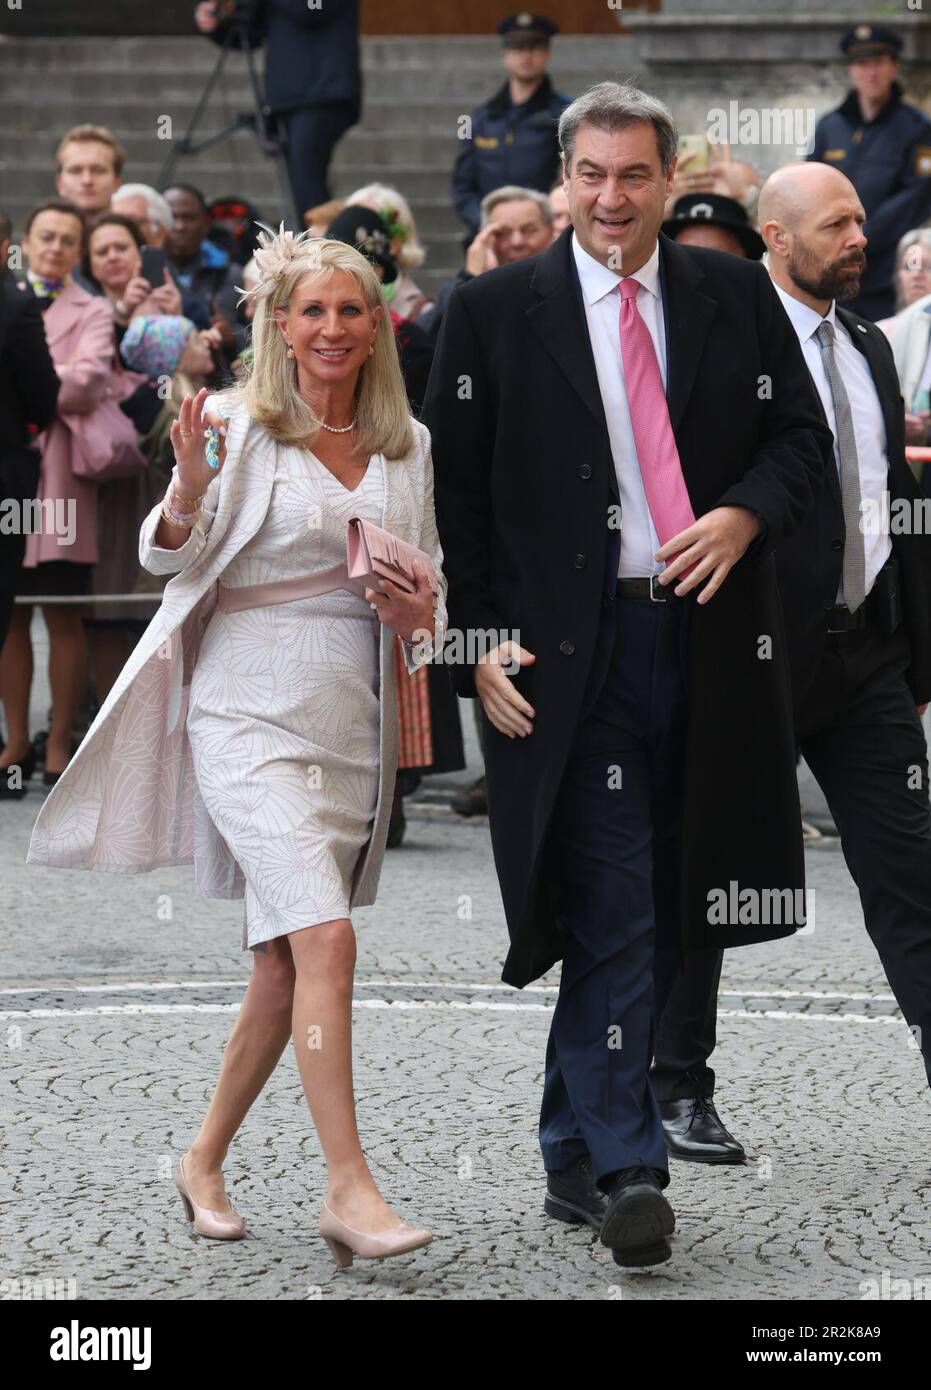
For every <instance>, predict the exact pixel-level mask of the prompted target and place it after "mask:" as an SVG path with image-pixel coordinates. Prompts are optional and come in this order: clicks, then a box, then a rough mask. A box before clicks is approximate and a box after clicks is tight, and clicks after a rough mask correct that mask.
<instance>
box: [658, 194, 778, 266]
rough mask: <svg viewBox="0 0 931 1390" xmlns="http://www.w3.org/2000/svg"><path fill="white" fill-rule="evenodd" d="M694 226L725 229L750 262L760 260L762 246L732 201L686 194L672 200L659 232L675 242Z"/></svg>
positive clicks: (707, 195) (718, 196) (743, 210)
mask: <svg viewBox="0 0 931 1390" xmlns="http://www.w3.org/2000/svg"><path fill="white" fill-rule="evenodd" d="M696 224H698V225H699V226H701V225H704V226H706V227H726V228H727V230H728V231H729V232H733V233H734V236H735V237H736V238H737V240H738V241H739V242H740V244H741V246H742V247H743V249H744V250H745V251H746V253H747V255H748V257H749V258H750V260H751V261H758V260H761V259H762V256H763V252H764V251H765V250H766V242H765V241H764V240H763V238H762V237H761V236H760V234H759V232H757V231H754V229H753V227H751V225H750V219H749V217H748V216H747V212H746V209H745V208H744V206H743V205H742V204H741V203H738V202H737V200H736V198H725V197H724V195H723V194H721V193H686V194H685V196H684V197H682V198H677V199H676V201H675V203H674V204H673V209H672V217H670V219H669V221H668V222H664V223H663V231H664V232H665V233H666V235H667V236H668V237H672V239H673V241H675V239H676V237H677V236H678V235H679V233H680V232H681V231H682V229H683V227H694V226H695V225H696Z"/></svg>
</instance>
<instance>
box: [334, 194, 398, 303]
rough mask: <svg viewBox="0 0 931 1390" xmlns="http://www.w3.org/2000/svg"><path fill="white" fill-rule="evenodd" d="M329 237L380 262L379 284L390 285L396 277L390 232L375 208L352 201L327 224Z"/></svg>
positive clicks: (376, 262) (369, 258)
mask: <svg viewBox="0 0 931 1390" xmlns="http://www.w3.org/2000/svg"><path fill="white" fill-rule="evenodd" d="M327 238H328V239H329V240H330V241H344V242H345V243H346V245H347V246H354V247H355V248H356V250H357V251H361V252H362V255H363V256H365V257H366V259H367V260H370V261H372V262H373V263H374V264H375V265H380V266H381V268H382V270H383V271H384V272H385V273H384V276H383V279H382V284H384V285H390V284H391V282H392V280H396V279H397V278H398V264H397V261H396V260H395V259H394V257H393V256H392V254H391V236H390V235H389V232H388V228H387V227H386V226H385V224H384V222H383V221H382V220H381V218H380V217H379V215H378V213H377V212H374V211H373V210H372V209H371V208H366V207H361V206H359V205H358V204H356V203H351V204H350V205H349V207H348V208H343V210H342V212H341V213H340V214H339V215H338V216H337V217H334V219H333V221H332V222H331V223H330V225H329V227H328V228H327Z"/></svg>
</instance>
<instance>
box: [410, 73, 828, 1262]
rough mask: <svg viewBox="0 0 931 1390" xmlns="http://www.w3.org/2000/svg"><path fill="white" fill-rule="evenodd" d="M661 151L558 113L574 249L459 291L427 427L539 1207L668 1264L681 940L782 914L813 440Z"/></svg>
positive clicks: (754, 295)
mask: <svg viewBox="0 0 931 1390" xmlns="http://www.w3.org/2000/svg"><path fill="white" fill-rule="evenodd" d="M676 145H677V133H676V129H675V125H674V123H673V121H672V117H671V116H670V114H669V112H668V110H667V109H666V107H665V106H663V105H662V103H660V102H658V101H656V100H655V99H654V98H652V97H649V96H647V95H646V94H644V93H642V92H639V91H637V90H636V89H631V88H625V87H622V86H620V85H619V84H616V83H610V82H609V83H601V84H599V85H598V86H596V87H594V88H591V89H590V90H589V91H588V92H586V93H585V94H584V95H583V96H582V97H580V98H579V99H578V100H577V101H575V102H573V103H572V105H571V106H570V107H569V108H568V109H567V111H566V112H565V113H564V115H563V117H562V119H561V121H560V147H561V150H562V151H563V159H564V172H565V175H566V190H567V194H568V197H569V200H570V208H571V212H572V223H573V227H574V231H573V228H567V230H566V231H565V232H564V233H563V234H562V236H561V237H560V238H559V239H558V240H557V241H556V242H555V243H554V244H553V245H552V246H551V247H550V248H549V249H548V250H547V251H545V252H544V253H543V254H542V255H540V256H538V257H536V258H533V259H531V260H528V261H523V262H520V263H518V264H515V265H511V266H504V267H501V268H500V269H498V270H494V271H490V272H488V274H486V275H483V276H480V277H478V278H477V279H476V280H474V281H472V282H470V283H469V284H467V285H464V286H462V287H461V288H459V289H457V290H456V291H455V292H454V294H453V296H452V298H451V300H450V304H449V308H448V310H447V314H446V321H445V323H444V325H443V329H442V332H441V335H440V340H439V343H438V350H437V357H436V359H435V362H434V367H433V371H432V373H431V377H430V382H429V385H428V388H427V396H426V401H425V406H424V412H423V419H424V420H425V422H426V424H427V425H428V426H429V428H430V430H431V433H432V436H433V454H434V463H435V477H436V505H437V515H438V522H439V529H440V535H441V539H442V543H443V549H444V552H445V571H446V574H447V577H448V580H449V621H450V625H451V636H452V639H453V642H454V643H456V642H458V656H459V658H460V663H459V664H458V665H456V666H454V667H453V668H452V670H453V679H454V681H455V683H456V688H457V690H458V693H459V694H460V695H463V696H470V695H472V696H474V695H476V694H478V695H479V696H480V697H481V699H482V704H483V707H484V711H485V735H486V745H485V751H486V765H487V774H488V791H489V816H490V825H491V834H492V843H493V848H494V855H495V862H496V867H497V871H498V876H499V881H500V884H501V891H502V897H503V900H504V907H505V912H506V916H507V921H508V929H509V932H510V937H511V948H510V951H509V953H508V957H507V961H506V963H505V966H504V971H503V976H502V978H503V979H504V980H505V981H506V982H507V983H509V984H513V985H517V986H519V987H520V986H523V985H526V984H527V983H529V982H530V981H532V980H535V979H537V978H538V977H539V976H540V975H542V974H543V973H544V972H545V971H546V970H548V969H549V968H550V967H551V966H552V965H553V964H554V962H556V961H557V960H560V959H561V960H562V973H561V981H560V991H559V998H558V1001H557V1004H556V1007H555V1010H554V1015H553V1021H552V1027H551V1030H550V1038H549V1043H548V1048H547V1063H546V1078H545V1083H544V1096H543V1107H542V1112H541V1121H540V1143H541V1148H542V1151H543V1161H544V1166H545V1168H546V1170H547V1188H548V1195H547V1200H546V1206H547V1210H548V1211H549V1212H550V1213H551V1214H552V1215H554V1216H558V1217H560V1218H562V1219H564V1220H568V1221H588V1222H589V1223H590V1224H591V1225H593V1226H595V1227H596V1228H599V1229H600V1230H601V1239H602V1241H603V1242H604V1243H605V1244H606V1245H608V1246H609V1247H610V1248H611V1249H612V1250H613V1252H614V1258H615V1260H616V1261H617V1263H618V1264H621V1265H642V1264H652V1263H657V1262H659V1261H661V1260H664V1259H667V1258H668V1257H669V1253H670V1252H669V1244H668V1240H667V1237H668V1235H669V1233H670V1232H671V1231H672V1229H673V1227H674V1216H673V1212H672V1209H671V1207H670V1206H669V1203H668V1201H667V1199H666V1197H665V1196H664V1195H663V1190H662V1189H663V1188H665V1187H666V1186H667V1185H668V1182H669V1172H668V1162H667V1158H666V1149H665V1142H664V1136H663V1128H662V1123H661V1121H660V1117H659V1112H658V1108H657V1105H656V1101H655V1099H654V1097H653V1093H652V1091H651V1088H650V1083H649V1076H648V1071H649V1063H650V1054H651V1049H652V1017H653V1011H654V1008H655V1009H656V1011H660V1010H661V1008H662V1002H663V998H664V994H665V991H666V990H667V989H668V984H669V981H670V979H671V978H672V976H673V974H674V973H675V971H676V970H677V969H678V967H679V965H680V962H681V956H680V939H684V941H685V944H686V945H687V946H689V947H696V948H711V949H714V948H718V947H722V946H736V945H741V944H750V943H753V942H760V941H767V940H772V939H775V938H777V937H782V936H788V935H791V934H792V933H793V932H794V930H795V929H796V927H797V926H799V925H800V924H802V923H803V922H804V920H805V918H804V903H803V902H800V900H801V898H802V893H803V889H804V860H803V852H802V841H801V827H800V813H799V803H798V791H797V786H796V778H795V754H794V741H793V732H792V724H791V700H790V692H789V681H788V669H787V663H786V651H785V639H784V632H783V623H782V614H781V610H780V605H779V600H778V596H777V590H776V583H775V572H774V565H773V559H772V552H773V548H774V546H776V545H777V544H778V542H779V541H780V540H781V539H782V537H783V536H784V535H786V534H788V533H789V532H791V530H792V529H793V528H794V527H796V526H797V525H798V524H799V522H800V521H801V519H802V518H803V516H804V515H805V514H806V512H807V510H808V509H809V507H810V506H811V503H812V498H813V495H814V493H815V492H816V490H817V489H818V488H819V487H820V486H821V484H822V481H823V476H824V472H825V469H826V466H827V463H828V461H829V458H830V448H831V438H830V433H829V431H828V430H827V429H826V427H825V424H824V421H823V417H822V416H821V413H820V408H819V406H818V402H817V397H816V395H815V393H814V390H813V387H812V384H811V380H810V378H809V376H808V373H807V370H806V368H805V364H804V361H803V359H802V357H801V354H800V351H799V347H798V342H797V340H796V339H795V336H794V334H793V332H792V329H791V325H790V323H789V321H788V319H787V318H786V315H785V313H784V311H783V309H782V307H781V305H780V304H779V301H778V297H777V296H776V294H775V291H774V290H773V287H772V285H771V284H770V282H769V278H768V276H767V275H766V273H765V271H764V270H763V268H762V266H760V265H759V264H757V263H755V262H742V261H740V260H738V259H737V258H735V257H733V256H729V255H727V254H725V253H719V252H714V251H708V250H700V249H698V248H692V247H679V246H676V244H675V243H674V242H671V241H669V240H668V239H667V238H665V237H662V236H660V235H659V228H660V225H661V222H662V218H663V207H664V204H665V201H666V199H667V197H668V194H669V190H670V187H671V182H672V178H673V175H674V173H675V153H676ZM627 281H629V283H626V284H625V282H627ZM631 309H633V311H634V315H636V316H639V317H636V316H632V314H631ZM647 331H649V339H645V337H644V335H645V334H646V333H647ZM660 378H662V379H660ZM664 388H665V389H664ZM648 497H649V501H647V498H648ZM673 502H674V503H675V507H673ZM683 506H684V508H685V509H686V510H687V511H688V514H689V519H688V521H687V523H686V524H685V525H684V526H683V528H682V529H681V530H679V531H677V532H675V534H669V532H670V529H671V528H670V525H669V520H670V517H671V515H672V514H673V513H674V512H675V513H676V514H678V515H681V514H682V510H683ZM660 535H663V536H664V537H665V539H663V540H662V544H660V541H659V537H660ZM665 562H668V563H665ZM485 641H487V642H488V643H489V644H492V643H494V644H495V645H494V647H492V648H491V649H490V650H489V651H488V652H486V653H483V652H482V650H481V646H482V643H483V642H485ZM451 651H452V652H453V653H456V652H457V647H456V646H455V645H454V646H453V647H452V648H451ZM508 663H510V664H509V665H508ZM518 665H519V669H517V667H518ZM509 669H510V670H511V671H512V672H513V673H512V674H510V675H509V674H508V670H509ZM654 947H655V949H654ZM654 958H655V960H654ZM654 963H655V970H656V995H655V1001H654V993H653V972H654Z"/></svg>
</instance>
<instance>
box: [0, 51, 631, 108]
mask: <svg viewBox="0 0 931 1390" xmlns="http://www.w3.org/2000/svg"><path fill="white" fill-rule="evenodd" d="M620 75H621V73H620V68H619V64H618V62H617V61H613V60H610V59H606V58H604V57H603V58H602V60H601V63H600V65H599V66H598V67H597V68H594V69H593V68H572V69H568V68H563V67H555V68H554V71H553V81H554V83H555V85H556V87H557V89H558V90H560V91H564V92H565V93H566V94H567V95H568V96H572V95H575V94H576V93H578V92H581V91H583V90H584V89H585V88H586V87H588V86H590V85H591V84H592V83H593V82H596V81H600V80H602V79H603V78H607V77H618V76H620ZM205 81H206V74H194V73H188V72H183V71H181V72H179V71H177V70H176V69H166V70H164V71H162V72H160V71H158V70H152V69H147V70H146V71H145V73H139V72H134V71H132V70H131V69H127V68H123V67H106V68H100V69H97V70H95V71H93V72H85V71H82V70H80V69H75V68H67V69H63V70H62V71H60V72H55V74H54V94H55V97H56V98H57V100H58V101H61V100H63V99H68V100H75V101H77V100H80V101H81V103H82V106H83V104H84V102H85V101H88V102H90V103H93V101H94V100H95V98H96V97H97V96H103V95H104V94H106V99H107V100H108V101H112V100H113V99H115V98H117V97H129V98H132V99H133V100H134V101H135V102H140V101H142V102H145V101H147V102H148V103H149V107H150V109H151V110H152V111H153V112H155V113H161V112H163V111H167V110H170V104H171V103H173V102H179V103H185V104H188V105H189V104H190V102H191V98H192V96H193V98H194V99H195V100H196V99H197V98H198V97H199V95H200V91H201V88H202V87H203V85H204V82H205ZM500 83H501V75H500V73H499V72H498V71H497V70H496V69H495V68H494V67H491V68H488V67H484V66H476V67H474V68H470V69H464V68H459V69H455V70H444V69H443V68H442V67H438V66H437V65H436V64H425V65H424V66H422V67H418V68H398V69H385V68H383V69H381V70H379V71H376V72H371V73H369V74H368V75H367V76H366V77H365V80H364V83H363V90H364V99H365V100H376V101H384V102H390V101H391V100H394V101H396V102H399V101H400V102H404V101H417V100H419V101H425V100H427V99H428V98H434V97H436V98H438V99H441V100H443V101H444V102H448V101H450V100H455V101H456V102H459V103H461V105H460V109H461V110H462V111H463V112H467V111H471V110H472V109H473V108H474V107H475V106H477V105H478V104H479V103H480V102H483V101H486V100H487V99H488V97H490V96H491V95H492V93H493V92H494V91H495V89H496V88H497V87H498V86H500ZM0 86H2V90H3V95H4V99H5V100H7V101H16V100H20V101H24V102H26V101H28V102H30V103H35V101H36V100H37V96H38V95H39V94H38V93H37V75H36V74H35V72H32V71H30V70H29V69H24V68H21V67H20V66H18V65H16V64H14V63H13V62H11V61H10V55H9V54H7V53H6V52H5V51H4V49H3V48H2V47H0ZM215 95H216V98H217V100H218V101H221V102H225V104H226V105H227V106H229V107H231V108H232V109H239V108H240V107H246V106H249V105H250V104H251V101H250V96H251V92H250V87H249V82H248V76H247V75H244V74H241V73H237V74H234V75H233V76H232V77H231V78H230V80H228V81H227V80H224V81H223V82H222V83H220V84H219V85H218V87H217V89H216V93H215ZM44 97H45V94H43V95H42V99H43V100H44Z"/></svg>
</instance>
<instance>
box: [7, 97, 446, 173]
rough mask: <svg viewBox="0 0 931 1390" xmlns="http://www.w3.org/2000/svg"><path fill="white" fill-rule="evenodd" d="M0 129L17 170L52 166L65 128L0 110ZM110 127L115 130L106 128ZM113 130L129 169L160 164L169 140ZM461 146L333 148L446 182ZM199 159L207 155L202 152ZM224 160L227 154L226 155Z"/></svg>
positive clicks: (242, 141)
mask: <svg viewBox="0 0 931 1390" xmlns="http://www.w3.org/2000/svg"><path fill="white" fill-rule="evenodd" d="M0 129H2V130H3V131H4V136H5V139H6V141H7V142H9V144H12V142H13V141H14V140H15V142H16V164H17V167H19V166H21V165H23V164H29V165H35V166H37V167H42V166H47V165H50V164H52V163H53V161H54V152H55V149H56V147H57V145H58V141H59V139H60V138H61V132H62V130H63V129H65V127H64V126H63V125H62V126H58V127H57V128H54V129H50V130H47V131H45V130H36V129H34V128H32V127H30V126H29V124H28V121H27V119H26V118H25V117H24V118H23V125H22V127H19V128H18V127H17V125H16V123H15V122H13V121H8V120H4V119H3V112H2V109H0ZM111 129H114V127H112V126H111ZM115 129H118V130H119V131H120V144H121V145H122V146H123V148H124V149H125V150H126V153H127V155H128V156H129V164H128V169H129V170H135V169H138V168H140V167H141V166H142V164H144V163H149V162H151V161H152V159H153V157H155V158H157V159H161V160H164V159H165V158H166V157H167V155H168V153H169V151H170V150H171V148H172V142H171V141H169V140H160V139H158V138H157V137H156V136H155V128H154V124H153V125H152V126H150V127H149V128H148V129H147V130H145V131H131V130H127V128H126V127H125V126H117V127H115ZM214 129H215V127H213V126H210V125H199V126H198V127H197V129H196V130H195V132H194V135H193V139H194V142H195V144H196V142H197V140H198V139H199V138H204V137H205V136H206V135H208V134H210V133H211V132H212V131H213V130H214ZM185 130H186V127H185V125H184V124H183V123H181V122H179V123H178V124H177V125H175V126H174V130H173V135H174V137H175V141H177V140H178V139H180V138H181V136H182V135H183V134H184V132H185ZM231 138H232V139H233V140H234V141H235V148H236V151H237V154H238V156H239V159H240V160H241V158H242V156H244V155H245V156H249V155H250V153H251V152H254V151H255V150H256V149H257V148H258V147H257V145H256V143H255V139H254V137H253V136H251V135H250V134H249V132H238V133H237V134H236V135H235V136H233V137H231ZM9 144H8V148H9ZM460 148H461V146H460V143H459V141H458V140H457V139H456V137H455V135H451V134H450V131H449V128H447V130H446V131H445V132H443V133H434V134H425V133H418V132H416V131H393V132H390V133H385V134H380V133H378V134H377V133H374V132H373V131H371V130H368V131H366V130H357V131H353V132H350V133H349V134H347V135H346V136H344V137H343V139H342V140H341V141H340V143H339V145H338V146H337V154H336V155H335V156H334V158H338V159H339V160H340V161H341V162H342V163H343V164H346V163H349V164H353V165H355V164H359V163H365V164H379V165H381V164H389V163H393V164H402V165H410V166H412V167H421V168H432V169H443V170H445V171H446V175H447V179H448V175H449V171H450V170H451V169H452V166H453V163H454V161H455V159H456V156H457V155H458V153H459V150H460ZM223 154H224V150H223V147H222V146H216V145H215V146H212V147H211V151H210V156H211V163H213V162H219V161H220V159H221V158H222V156H223ZM202 157H206V153H205V155H204V156H202ZM228 158H229V155H228V154H227V159H228ZM256 162H258V161H256V160H255V159H254V157H253V158H251V159H250V164H254V163H256ZM334 167H335V166H334Z"/></svg>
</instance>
